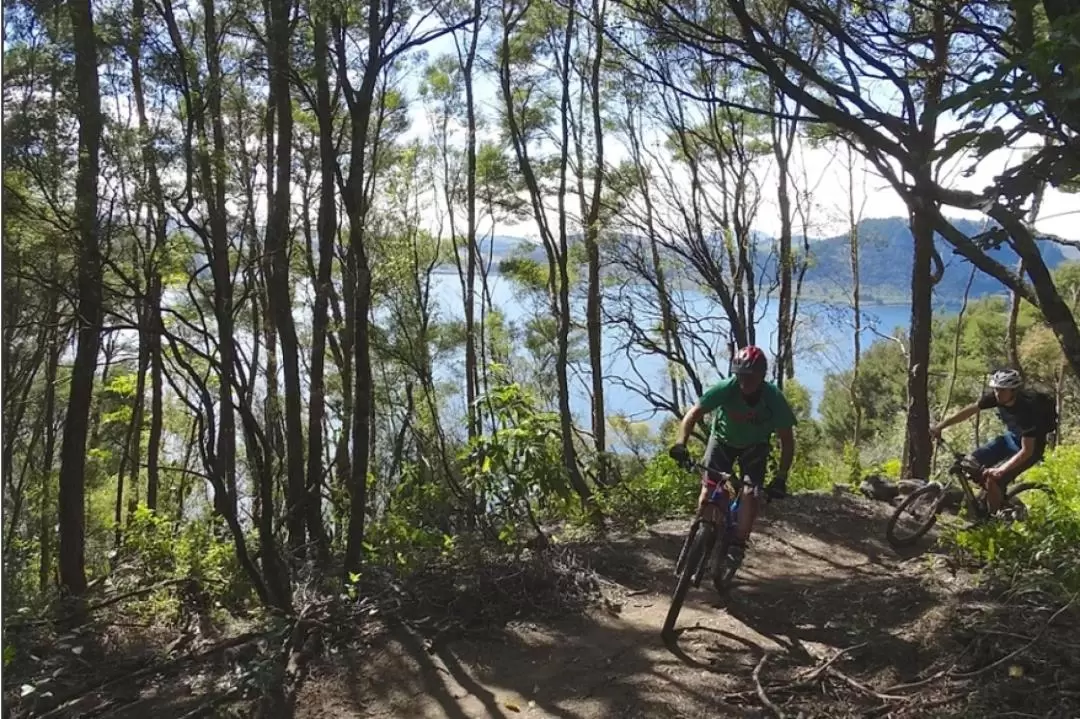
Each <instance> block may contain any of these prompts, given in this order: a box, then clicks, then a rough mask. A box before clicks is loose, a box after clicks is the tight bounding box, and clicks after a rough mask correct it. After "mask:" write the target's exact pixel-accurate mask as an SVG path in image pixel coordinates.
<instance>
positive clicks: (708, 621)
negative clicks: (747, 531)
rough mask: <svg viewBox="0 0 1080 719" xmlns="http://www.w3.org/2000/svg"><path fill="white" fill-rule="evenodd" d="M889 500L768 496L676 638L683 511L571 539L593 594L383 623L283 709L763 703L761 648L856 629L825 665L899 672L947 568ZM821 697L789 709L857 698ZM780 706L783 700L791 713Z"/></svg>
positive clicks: (701, 709) (788, 651)
mask: <svg viewBox="0 0 1080 719" xmlns="http://www.w3.org/2000/svg"><path fill="white" fill-rule="evenodd" d="M889 511H890V508H889V506H888V505H886V504H879V503H872V502H869V501H865V500H862V499H861V498H857V497H854V496H851V495H847V494H839V495H827V494H807V495H799V496H796V497H791V498H789V499H788V500H786V501H785V502H782V503H778V504H774V505H772V506H771V507H769V509H768V511H767V513H766V514H765V515H764V516H762V518H761V519H760V520H759V523H758V527H757V532H756V534H755V538H754V541H753V544H752V546H751V547H750V549H749V550H748V553H747V559H746V562H745V564H744V566H743V569H742V570H741V573H740V577H739V579H738V580H737V585H736V586H735V587H734V588H732V589H731V590H730V591H729V593H728V594H727V596H726V597H724V598H721V597H720V596H719V595H717V593H716V592H715V591H714V590H713V589H712V588H711V587H706V586H705V583H703V584H702V587H701V588H699V589H696V590H691V593H690V595H689V596H688V598H687V601H686V605H685V606H684V608H683V611H682V614H681V616H680V619H679V623H678V629H679V634H678V637H677V639H676V640H675V641H674V642H673V643H670V644H667V645H666V644H665V642H664V641H663V640H662V639H661V637H660V627H661V625H662V624H663V620H664V616H665V614H666V612H667V610H668V597H669V594H670V591H671V589H672V587H673V581H674V579H673V576H672V567H673V564H674V559H675V556H676V554H677V552H678V549H679V546H680V542H681V541H682V536H683V532H684V531H685V529H686V523H685V521H669V522H664V523H661V524H659V525H657V526H654V527H652V528H651V529H650V530H649V531H648V532H645V533H642V534H640V535H638V536H635V537H632V538H629V539H624V540H620V541H616V542H610V543H605V544H597V545H593V546H587V547H583V548H582V551H583V552H585V554H586V556H587V557H588V558H589V561H590V563H591V564H592V565H593V566H594V567H595V568H596V569H597V571H599V572H600V573H601V575H602V576H604V577H606V578H607V579H608V580H609V581H610V582H612V584H611V585H610V587H608V588H609V589H611V590H612V591H611V592H609V594H610V596H611V597H612V598H611V599H609V601H608V602H606V606H605V607H604V608H600V609H597V610H595V611H593V612H591V613H590V614H588V615H586V616H581V617H574V618H567V619H563V620H559V621H555V622H551V623H544V624H541V623H530V622H523V623H518V624H512V625H510V626H508V627H506V629H505V630H504V631H503V632H501V633H498V634H493V635H489V636H488V637H485V638H467V639H466V638H459V639H452V640H447V641H444V642H439V643H436V644H435V645H434V646H431V645H429V644H428V643H427V642H426V641H425V639H424V638H423V637H421V636H419V635H418V634H416V633H414V632H412V631H411V630H408V629H406V628H404V627H397V628H395V629H389V630H386V631H385V632H383V633H380V634H378V635H376V636H373V637H370V638H369V639H368V640H367V646H366V647H364V648H363V649H362V650H361V651H360V652H359V653H351V654H352V656H351V657H349V658H346V657H344V656H342V657H341V661H340V662H339V663H336V664H334V663H332V662H322V663H320V664H319V665H317V666H316V667H314V668H313V673H312V675H311V676H310V677H309V679H308V681H307V682H306V684H305V687H304V689H303V690H302V692H301V695H300V697H299V700H298V702H297V707H298V713H297V715H298V716H301V717H312V718H314V717H331V716H334V717H448V718H450V719H461V718H464V717H493V718H501V717H560V718H564V719H571V718H573V719H601V718H603V719H608V718H614V717H699V716H700V717H704V716H710V717H711V716H717V715H720V716H747V717H751V716H753V717H757V716H771V715H772V714H768V713H766V710H764V709H763V708H762V702H761V701H760V700H759V699H758V698H757V696H756V694H755V691H754V690H755V684H754V681H753V679H752V674H753V670H754V668H755V666H756V665H757V664H758V663H759V661H760V660H761V657H762V655H763V654H764V653H767V652H768V653H773V654H772V656H770V659H769V661H768V662H767V665H766V666H764V667H763V668H762V675H761V682H762V683H763V684H764V685H765V686H768V685H769V684H770V683H771V682H782V681H786V680H789V679H790V678H791V677H792V676H793V674H794V673H795V672H796V671H797V670H798V671H801V670H805V669H807V668H810V667H813V666H815V665H817V664H818V663H819V662H820V661H821V660H822V659H823V658H825V657H829V656H832V655H833V654H835V653H836V652H837V651H839V650H841V649H845V648H848V647H852V646H853V645H857V644H862V643H865V646H864V647H862V648H860V649H858V650H856V651H852V652H851V653H850V655H848V656H846V657H845V659H844V660H843V662H840V663H838V664H837V666H843V667H844V670H845V671H850V672H851V673H852V674H853V675H858V676H859V677H860V679H861V680H862V681H867V680H869V679H871V678H872V679H874V684H875V685H876V686H888V685H889V684H890V683H895V682H897V681H905V680H909V679H912V678H914V677H916V676H917V675H919V673H920V672H922V671H924V670H925V669H926V668H927V667H928V666H930V665H931V664H932V663H933V661H934V660H935V658H936V657H937V656H938V652H940V651H941V646H940V642H936V641H934V639H935V632H936V630H937V629H939V628H940V627H941V625H942V623H943V622H944V621H945V618H946V615H947V613H946V610H945V609H944V607H945V606H947V605H948V599H949V595H950V594H952V593H954V592H956V591H958V590H959V589H960V585H961V584H962V582H960V581H959V580H957V579H954V578H953V577H952V576H951V575H950V574H949V573H948V572H946V571H943V570H934V569H931V564H932V563H933V562H932V561H928V560H927V559H926V557H925V556H924V557H922V558H918V559H909V560H904V559H903V558H902V557H899V556H897V554H896V553H895V552H894V551H893V550H891V549H890V548H889V547H888V546H887V545H886V544H885V543H884V540H883V538H882V532H883V528H884V521H885V518H886V517H887V514H888V512H889ZM939 638H940V637H939ZM856 693H858V692H856ZM864 698H867V697H864ZM821 699H822V698H821V697H818V698H817V700H815V701H817V704H816V706H815V707H809V708H808V709H807V711H805V712H804V715H805V716H812V715H815V714H816V715H818V716H830V717H836V716H845V715H863V714H864V713H865V711H866V710H867V709H868V706H863V707H861V708H858V707H856V708H853V707H852V706H851V703H850V702H848V703H847V704H845V703H844V702H840V701H837V702H836V703H834V704H833V705H831V707H830V708H828V709H822V708H821V707H822V704H821ZM826 699H827V697H826ZM869 699H870V702H871V703H873V702H875V701H876V700H874V699H872V698H869ZM879 704H880V703H879ZM791 706H792V705H789V706H788V708H786V709H785V711H786V712H788V713H789V714H788V715H789V716H792V717H794V716H795V715H796V714H797V712H796V713H790V712H791V711H792V710H791ZM869 706H872V704H871V705H869ZM928 711H929V710H928ZM930 714H931V715H932V714H933V712H932V711H930ZM907 715H908V716H920V715H926V714H920V713H919V712H915V713H909V714H907ZM939 715H940V714H939Z"/></svg>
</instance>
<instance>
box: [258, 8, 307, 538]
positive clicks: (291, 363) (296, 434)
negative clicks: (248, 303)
mask: <svg viewBox="0 0 1080 719" xmlns="http://www.w3.org/2000/svg"><path fill="white" fill-rule="evenodd" d="M290 5H291V3H289V2H288V0H271V1H270V29H269V33H268V37H269V55H270V57H269V61H270V85H271V87H272V88H273V90H274V93H273V105H274V106H273V111H274V114H275V116H276V119H277V142H276V144H275V149H276V158H275V164H276V172H277V182H276V184H275V187H274V196H273V202H272V204H271V205H270V212H269V215H270V216H269V226H268V227H267V232H266V244H267V248H266V250H267V254H269V255H270V269H271V272H270V277H269V279H268V281H267V283H268V287H267V289H268V295H269V301H270V308H271V311H272V313H273V317H274V325H275V327H276V329H277V334H278V338H279V339H280V341H281V363H282V366H283V368H284V371H285V446H286V468H287V476H288V482H287V484H286V493H285V494H286V506H287V510H286V526H287V527H288V531H289V546H290V549H291V551H292V553H293V555H294V556H299V555H300V554H301V553H302V552H303V547H304V544H305V543H306V541H307V540H306V532H305V527H306V521H305V520H306V517H305V510H306V505H307V489H306V481H305V478H304V431H303V418H302V409H301V403H300V395H301V387H300V358H299V341H298V339H297V336H296V327H295V325H294V323H293V316H292V295H291V292H290V289H289V244H290V241H289V236H290V232H289V208H290V207H291V206H292V195H291V192H292V185H291V182H290V180H291V179H292V137H293V115H292V97H291V95H290V86H289V72H290V68H289V42H290V37H291V34H292V33H291V31H290V26H289V11H290ZM267 160H268V161H269V158H267Z"/></svg>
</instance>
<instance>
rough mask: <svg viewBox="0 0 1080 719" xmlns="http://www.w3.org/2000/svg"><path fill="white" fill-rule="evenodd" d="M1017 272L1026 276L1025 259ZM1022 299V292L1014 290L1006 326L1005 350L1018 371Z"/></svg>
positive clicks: (1019, 264) (1017, 268) (1010, 363)
mask: <svg viewBox="0 0 1080 719" xmlns="http://www.w3.org/2000/svg"><path fill="white" fill-rule="evenodd" d="M1016 274H1017V275H1019V276H1020V277H1023V276H1024V261H1023V260H1020V262H1018V263H1017V265H1016ZM1020 299H1021V298H1020V293H1019V292H1017V291H1016V290H1013V292H1012V297H1011V298H1010V302H1009V322H1008V324H1007V325H1006V327H1005V351H1006V353H1007V354H1008V362H1009V366H1010V367H1012V368H1013V369H1015V370H1017V371H1022V370H1021V367H1020V351H1019V349H1018V347H1017V338H1016V321H1017V319H1019V317H1020Z"/></svg>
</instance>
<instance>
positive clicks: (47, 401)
mask: <svg viewBox="0 0 1080 719" xmlns="http://www.w3.org/2000/svg"><path fill="white" fill-rule="evenodd" d="M51 276H52V277H53V278H54V279H57V280H58V279H59V272H58V268H57V260H56V258H55V257H54V258H53V260H52V273H51ZM59 301H60V297H59V293H57V292H54V293H53V297H52V300H51V301H50V303H49V314H48V316H47V318H46V320H45V321H46V322H47V323H48V328H49V330H48V333H49V342H48V348H49V349H48V353H49V354H48V360H47V362H48V364H46V366H45V397H44V408H43V409H42V417H43V418H44V422H45V447H44V451H43V452H42V456H41V467H40V474H41V518H40V526H39V534H40V538H39V542H40V545H41V559H40V564H39V568H38V586H39V587H40V589H41V592H42V594H45V593H46V592H48V591H49V588H50V586H51V585H52V535H53V527H54V526H55V517H56V515H55V514H53V512H52V508H53V507H52V499H51V498H50V496H49V495H50V493H51V490H52V481H53V478H52V472H53V459H54V456H53V455H54V454H55V452H56V375H57V370H58V369H59V366H60V354H61V352H62V351H63V346H64V344H65V342H64V341H63V338H62V334H61V332H60V327H59V322H60V308H59V306H58V304H59Z"/></svg>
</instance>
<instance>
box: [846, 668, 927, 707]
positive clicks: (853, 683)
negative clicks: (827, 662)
mask: <svg viewBox="0 0 1080 719" xmlns="http://www.w3.org/2000/svg"><path fill="white" fill-rule="evenodd" d="M827 671H828V672H829V676H831V677H835V678H837V679H839V680H840V681H842V682H844V683H845V684H847V685H848V686H850V687H853V688H855V689H858V690H859V691H861V692H862V693H864V694H867V695H868V696H872V697H874V698H876V699H880V700H881V701H883V702H894V701H906V700H907V699H908V697H905V696H902V695H899V694H882V693H881V692H879V691H877V690H875V689H871V688H870V687H868V686H866V685H865V684H863V683H862V682H860V681H858V680H857V679H852V678H851V677H849V676H848V675H847V674H844V673H843V672H842V671H840V670H839V669H836V668H835V667H829V669H828V670H827Z"/></svg>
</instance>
